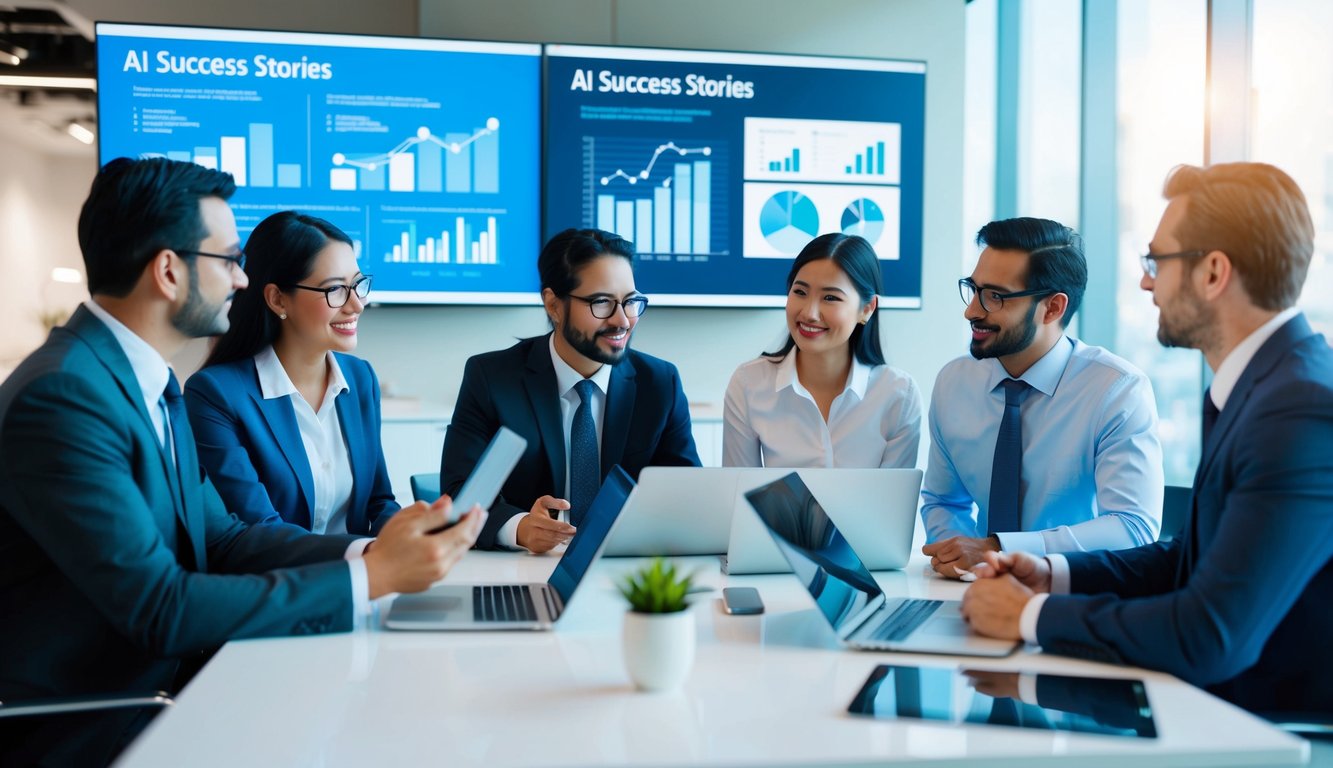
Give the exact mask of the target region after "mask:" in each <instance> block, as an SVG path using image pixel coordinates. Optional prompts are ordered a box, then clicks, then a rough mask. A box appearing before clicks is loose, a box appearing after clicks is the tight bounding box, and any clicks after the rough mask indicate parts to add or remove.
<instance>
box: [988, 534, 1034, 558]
mask: <svg viewBox="0 0 1333 768" xmlns="http://www.w3.org/2000/svg"><path fill="white" fill-rule="evenodd" d="M995 536H996V538H998V539H999V540H1000V548H1001V549H1003V550H1004V551H1005V552H1027V553H1029V554H1032V555H1037V556H1041V555H1044V554H1046V537H1044V536H1042V535H1041V531H1010V532H1008V533H997V534H995Z"/></svg>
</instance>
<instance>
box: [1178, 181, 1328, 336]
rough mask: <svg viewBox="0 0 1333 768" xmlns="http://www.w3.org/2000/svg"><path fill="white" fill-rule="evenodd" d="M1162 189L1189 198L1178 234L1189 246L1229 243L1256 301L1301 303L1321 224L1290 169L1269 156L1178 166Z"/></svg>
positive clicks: (1278, 305) (1268, 305) (1224, 247)
mask: <svg viewBox="0 0 1333 768" xmlns="http://www.w3.org/2000/svg"><path fill="white" fill-rule="evenodd" d="M1163 194H1164V195H1165V196H1166V197H1167V198H1168V199H1171V198H1175V197H1181V196H1185V197H1187V198H1188V199H1189V203H1188V204H1187V205H1186V207H1185V217H1184V218H1183V219H1182V220H1181V222H1180V224H1179V226H1178V227H1177V228H1176V232H1175V236H1176V239H1177V240H1179V241H1180V244H1181V247H1182V248H1184V249H1186V250H1205V249H1207V250H1217V251H1222V252H1223V253H1225V254H1226V255H1227V258H1228V259H1230V260H1231V264H1232V266H1233V267H1235V269H1236V274H1237V275H1239V276H1240V278H1241V285H1242V286H1243V287H1244V288H1245V293H1246V294H1248V295H1249V297H1250V301H1252V302H1254V305H1255V306H1257V307H1259V308H1261V309H1267V310H1273V311H1277V310H1283V309H1286V308H1287V307H1290V306H1292V305H1294V304H1295V303H1296V300H1297V299H1299V298H1300V296H1301V287H1302V286H1304V285H1305V276H1306V273H1307V272H1308V271H1309V269H1310V256H1311V255H1312V254H1313V253H1314V224H1313V223H1311V221H1310V208H1309V206H1308V205H1306V202H1305V195H1303V194H1302V193H1301V189H1300V187H1298V186H1296V182H1294V181H1292V179H1291V177H1290V176H1288V175H1287V174H1285V173H1283V172H1282V171H1281V170H1279V169H1277V168H1275V167H1273V166H1271V165H1266V164H1264V163H1222V164H1220V165H1213V166H1209V167H1207V168H1200V167H1197V166H1193V165H1180V166H1176V168H1175V169H1174V170H1172V171H1171V175H1170V176H1168V177H1167V180H1166V186H1165V188H1164V190H1163Z"/></svg>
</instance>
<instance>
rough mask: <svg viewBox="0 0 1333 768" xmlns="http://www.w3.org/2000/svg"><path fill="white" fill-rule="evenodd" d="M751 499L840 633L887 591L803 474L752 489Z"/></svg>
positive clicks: (779, 545) (780, 546) (785, 553)
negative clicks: (839, 528)
mask: <svg viewBox="0 0 1333 768" xmlns="http://www.w3.org/2000/svg"><path fill="white" fill-rule="evenodd" d="M745 498H746V499H747V500H748V501H749V502H750V506H752V507H754V511H755V512H757V513H758V514H759V519H760V520H763V521H764V524H765V525H766V526H767V527H768V531H769V533H771V534H772V535H773V541H774V542H776V543H777V545H778V549H781V550H782V553H783V554H784V555H785V556H786V557H787V560H788V561H789V562H790V563H791V567H792V570H793V571H795V573H796V577H797V578H798V579H800V580H801V582H802V583H803V584H805V587H806V589H808V590H809V591H810V596H811V597H813V598H814V599H815V604H816V605H818V606H819V610H820V611H822V612H823V613H824V617H825V618H827V619H828V621H829V623H830V624H832V625H833V628H834V629H835V630H838V631H839V634H841V630H842V629H843V627H844V625H845V624H846V623H847V622H848V621H850V620H851V619H852V618H853V617H856V616H859V615H860V614H861V612H862V611H863V610H864V609H865V607H866V606H867V605H869V604H870V603H871V602H872V601H874V600H875V599H876V598H879V597H881V596H882V595H883V592H881V591H880V588H879V585H877V584H876V583H875V579H874V577H873V576H871V575H870V571H868V570H866V567H865V565H864V564H863V563H862V562H861V558H859V557H857V556H856V553H855V552H853V551H852V548H851V546H849V545H848V544H847V540H846V539H844V538H843V537H842V534H841V533H840V532H839V531H838V529H837V527H836V526H834V525H833V521H832V520H830V519H829V517H828V515H827V514H825V512H824V508H823V507H821V506H820V505H819V502H818V501H816V500H815V497H814V495H812V494H811V493H810V489H809V488H807V487H806V485H805V483H804V482H802V481H801V476H800V475H798V474H796V473H795V472H793V473H791V474H789V475H787V476H786V477H783V478H781V479H779V480H774V481H773V482H771V483H769V484H767V485H763V486H760V487H758V488H756V489H754V490H753V491H750V492H748V493H746V494H745Z"/></svg>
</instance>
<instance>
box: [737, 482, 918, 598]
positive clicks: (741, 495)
mask: <svg viewBox="0 0 1333 768" xmlns="http://www.w3.org/2000/svg"><path fill="white" fill-rule="evenodd" d="M795 471H796V473H797V474H798V475H800V476H801V480H802V481H804V482H805V484H806V486H807V487H809V488H810V492H811V493H812V494H814V496H815V498H817V499H819V503H820V505H821V506H822V507H823V508H824V511H825V512H826V513H828V516H829V517H830V518H832V519H833V522H834V523H836V524H837V526H838V530H839V531H841V532H842V534H843V535H844V536H846V537H847V541H848V542H850V543H851V544H852V546H854V547H855V548H856V552H857V554H858V555H860V556H861V558H862V561H863V562H864V563H865V565H866V567H867V568H869V569H870V570H872V571H891V570H896V569H899V568H903V567H905V566H906V565H907V559H908V558H909V557H911V555H912V533H913V531H915V530H916V510H917V502H918V501H919V500H920V498H921V477H922V472H921V470H919V469H878V468H874V469H841V468H839V469H829V468H823V467H820V468H812V469H798V470H795ZM791 472H792V470H790V469H747V470H744V471H743V472H742V473H741V474H740V475H739V476H738V478H737V483H736V496H735V505H734V506H735V511H734V512H733V513H732V516H731V537H730V543H729V545H728V546H727V554H726V556H725V557H723V558H722V570H723V572H724V573H727V574H730V575H732V576H736V575H740V574H750V573H790V572H791V566H790V565H788V563H787V558H785V557H783V556H782V552H780V551H779V550H778V547H777V545H776V544H774V543H773V537H772V536H770V535H769V533H768V529H767V528H765V527H764V524H763V523H762V522H761V521H760V520H759V517H758V516H757V515H755V513H754V510H752V509H751V508H750V503H749V502H748V501H747V500H746V498H745V494H746V492H748V491H751V490H754V489H755V488H757V487H758V486H760V485H763V484H764V483H767V482H771V481H773V480H776V479H778V478H780V477H782V476H784V475H787V474H789V473H791Z"/></svg>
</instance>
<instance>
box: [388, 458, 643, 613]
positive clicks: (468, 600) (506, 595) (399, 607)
mask: <svg viewBox="0 0 1333 768" xmlns="http://www.w3.org/2000/svg"><path fill="white" fill-rule="evenodd" d="M633 490H634V481H633V480H631V479H630V477H629V475H627V474H625V471H624V470H623V469H621V468H620V467H619V466H615V467H612V468H611V472H610V473H609V474H607V476H606V481H605V482H603V483H602V489H601V490H600V491H598V492H597V496H596V498H594V499H593V502H592V505H591V506H590V507H589V508H588V512H587V514H586V515H584V518H583V524H582V525H580V526H579V529H578V532H577V533H575V534H574V538H573V539H571V540H570V542H569V546H568V548H566V549H565V553H564V555H562V556H561V557H560V562H558V563H556V565H555V571H553V572H552V573H551V578H550V579H548V580H547V581H546V583H545V584H537V583H531V584H443V585H440V586H437V587H432V588H431V589H430V590H428V591H426V592H423V593H421V594H417V595H402V596H401V597H398V598H397V599H395V600H394V601H393V607H392V608H390V609H389V616H388V618H387V619H385V621H384V626H386V627H388V628H389V629H431V630H441V629H444V630H498V629H550V628H551V627H552V626H554V624H555V622H556V621H558V620H559V619H560V617H561V616H562V615H563V614H564V612H565V609H566V608H567V607H568V606H569V601H570V600H571V599H572V598H573V597H574V591H575V590H576V589H578V586H579V584H580V583H581V582H582V581H583V577H584V576H586V575H587V574H588V570H589V569H590V568H591V567H592V564H593V563H594V562H596V560H597V556H598V555H600V554H601V552H602V549H603V547H604V546H605V545H606V539H607V536H608V535H609V534H610V533H611V529H612V528H613V527H615V524H616V521H617V520H618V519H619V516H620V511H621V508H622V507H624V506H625V502H626V501H627V500H628V499H629V497H630V496H631V495H632V491H633Z"/></svg>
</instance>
